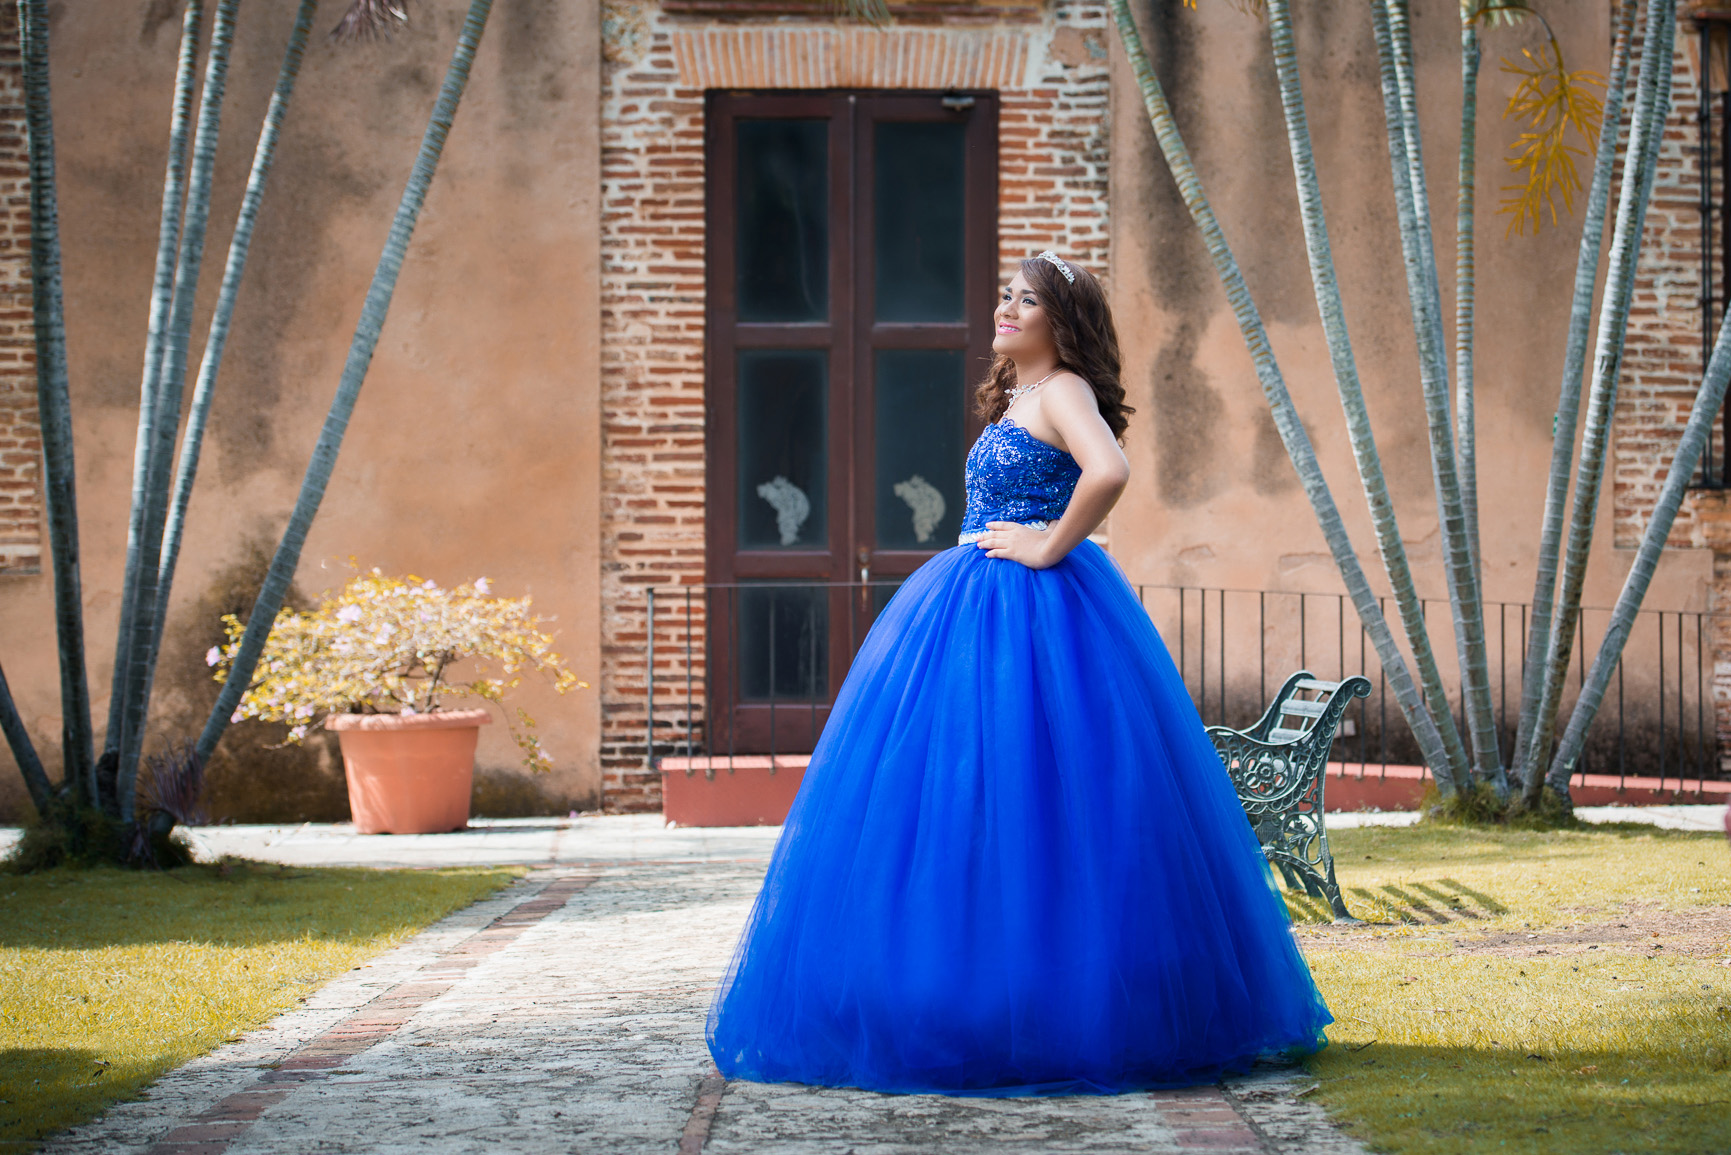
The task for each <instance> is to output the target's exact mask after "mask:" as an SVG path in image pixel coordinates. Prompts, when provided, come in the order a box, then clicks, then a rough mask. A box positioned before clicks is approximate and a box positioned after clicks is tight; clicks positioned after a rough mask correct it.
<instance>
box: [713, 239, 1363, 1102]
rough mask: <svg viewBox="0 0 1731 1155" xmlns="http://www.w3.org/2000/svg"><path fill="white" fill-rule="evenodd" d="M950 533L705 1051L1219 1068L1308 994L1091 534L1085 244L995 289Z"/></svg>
mask: <svg viewBox="0 0 1731 1155" xmlns="http://www.w3.org/2000/svg"><path fill="white" fill-rule="evenodd" d="M996 320H997V336H996V338H995V340H994V341H993V348H994V350H995V351H996V353H997V357H996V359H995V361H994V363H993V365H992V370H991V373H990V375H989V376H988V377H987V379H986V381H985V383H984V384H982V385H981V386H980V388H979V392H978V399H979V402H980V405H981V408H982V409H983V411H984V414H985V416H986V418H987V419H988V420H989V421H990V422H991V424H989V425H987V426H986V429H985V432H983V433H982V434H981V435H980V438H979V440H978V441H977V442H975V444H974V447H973V450H972V452H970V453H969V454H968V465H967V490H968V500H967V511H966V516H965V518H964V521H963V523H962V531H963V532H962V534H961V540H960V543H959V544H958V545H957V547H956V548H955V549H951V550H946V551H945V552H943V553H941V554H939V555H938V556H937V557H935V558H933V559H932V560H931V561H930V562H928V563H926V565H925V566H923V567H922V568H921V569H920V570H919V572H917V573H915V574H914V575H913V576H912V577H911V578H909V579H908V581H907V582H906V583H905V584H904V585H903V586H902V588H901V589H900V590H899V591H898V592H897V593H896V596H895V597H894V598H893V599H892V600H891V601H890V603H889V605H888V606H887V607H886V608H885V609H884V611H883V613H882V614H881V615H880V616H879V618H878V620H877V623H876V624H875V625H874V626H873V627H872V630H871V632H870V633H869V634H868V636H867V637H866V640H865V644H864V645H863V646H862V647H861V649H860V652H859V655H858V657H857V658H855V660H854V664H853V669H852V670H851V671H850V673H849V674H848V677H847V681H846V683H845V684H844V685H843V686H842V688H841V693H840V695H839V696H838V698H837V699H836V704H835V709H834V711H833V713H832V714H831V715H830V719H829V724H828V725H827V726H826V727H825V729H824V732H823V735H822V738H821V739H820V740H819V742H818V745H817V749H816V751H815V752H814V753H813V754H812V758H811V766H810V768H809V769H808V770H807V771H806V777H805V783H804V785H803V786H802V787H801V789H800V793H799V797H798V799H797V800H796V801H795V802H794V805H793V810H792V812H791V813H790V814H789V815H788V819H787V825H786V828H785V829H784V830H783V833H782V836H781V840H780V842H779V843H778V844H777V846H776V849H775V854H774V857H773V858H772V860H771V862H770V866H769V873H768V875H767V877H766V878H765V880H764V884H763V890H762V893H761V894H760V895H759V897H758V899H757V904H756V906H755V908H754V909H753V911H752V914H751V918H750V921H749V922H748V923H747V924H746V928H745V933H744V936H743V938H742V939H741V941H740V944H739V948H738V951H737V953H736V954H735V957H734V960H733V964H732V966H731V967H730V968H729V970H728V972H727V976H726V978H725V979H724V980H723V982H722V985H721V989H720V992H719V993H718V994H717V996H716V1000H715V1004H714V1006H713V1008H712V1009H711V1011H710V1016H709V1046H710V1052H711V1054H713V1055H714V1057H715V1061H716V1063H717V1065H718V1066H719V1067H720V1069H721V1071H722V1073H723V1074H724V1075H726V1076H728V1077H729V1078H736V1079H752V1080H759V1081H767V1082H781V1081H786V1082H800V1083H817V1084H825V1085H832V1086H855V1087H866V1088H871V1089H875V1090H881V1091H910V1092H911V1091H937V1092H948V1093H956V1094H978V1095H1027V1094H1068V1093H1077V1092H1098V1093H1106V1092H1115V1091H1124V1090H1131V1089H1136V1088H1146V1087H1158V1086H1173V1085H1180V1084H1186V1083H1195V1082H1202V1081H1211V1080H1214V1079H1217V1078H1219V1077H1220V1075H1221V1074H1222V1073H1224V1072H1228V1071H1233V1070H1239V1069H1242V1068H1244V1067H1245V1066H1247V1065H1248V1064H1249V1063H1250V1062H1251V1061H1252V1060H1254V1059H1255V1058H1256V1057H1258V1056H1260V1055H1266V1054H1270V1053H1275V1052H1282V1051H1292V1050H1312V1049H1315V1048H1317V1047H1319V1046H1321V1045H1322V1042H1323V1038H1322V1029H1323V1027H1324V1026H1326V1025H1327V1024H1328V1023H1329V1022H1331V1021H1332V1016H1330V1014H1329V1013H1328V1008H1327V1007H1326V1006H1324V1005H1323V1002H1322V998H1321V996H1320V995H1319V994H1318V993H1317V990H1316V987H1315V984H1314V983H1313V982H1312V981H1311V977H1310V972H1309V970H1308V969H1307V968H1306V966H1305V963H1304V959H1303V957H1302V956H1301V955H1300V954H1299V952H1298V947H1297V944H1296V942H1295V941H1294V939H1293V936H1292V932H1291V929H1290V926H1289V924H1288V921H1287V916H1286V910H1285V907H1284V905H1283V904H1282V902H1281V900H1280V897H1279V895H1278V894H1277V893H1276V891H1275V890H1274V888H1273V885H1272V883H1271V882H1270V880H1269V875H1268V871H1267V869H1266V867H1265V866H1264V864H1263V860H1262V855H1261V852H1260V851H1259V849H1258V847H1257V844H1256V839H1255V837H1254V836H1253V834H1252V832H1251V830H1250V826H1249V824H1248V823H1247V822H1245V820H1244V813H1243V811H1242V810H1241V809H1240V808H1239V805H1238V801H1237V798H1236V796H1235V794H1234V792H1233V789H1232V785H1231V782H1230V781H1229V780H1228V778H1227V776H1226V773H1225V771H1224V770H1223V769H1222V768H1221V765H1220V760H1219V758H1218V757H1216V755H1215V753H1214V748H1213V746H1212V744H1211V743H1210V742H1209V740H1208V737H1207V735H1206V734H1205V733H1203V730H1202V723H1201V720H1200V719H1199V718H1198V717H1197V714H1196V710H1195V708H1194V707H1193V706H1192V705H1191V702H1190V697H1189V695H1188V693H1187V692H1186V691H1185V689H1184V685H1183V683H1182V681H1181V680H1180V679H1179V676H1178V672H1177V670H1176V669H1175V668H1174V667H1173V664H1172V659H1171V657H1170V656H1169V655H1168V654H1167V652H1166V648H1165V646H1164V645H1163V644H1162V643H1161V641H1160V637H1159V635H1158V634H1157V633H1156V632H1155V630H1154V627H1153V625H1152V624H1151V623H1150V622H1149V620H1148V615H1147V614H1146V613H1145V612H1144V611H1143V609H1142V606H1141V605H1140V604H1139V602H1138V601H1137V598H1136V595H1135V593H1134V592H1133V591H1132V590H1131V588H1130V586H1129V584H1128V583H1127V582H1126V581H1125V579H1124V576H1123V574H1122V573H1120V572H1119V570H1118V569H1117V567H1116V566H1115V565H1114V564H1113V562H1112V561H1111V560H1110V559H1109V558H1108V557H1107V556H1106V554H1105V553H1104V552H1103V551H1102V550H1101V549H1100V548H1099V547H1098V546H1096V545H1095V544H1094V543H1093V542H1090V541H1088V540H1087V538H1088V534H1089V533H1091V532H1092V531H1093V530H1094V528H1095V527H1096V526H1098V525H1099V524H1100V522H1101V520H1102V519H1103V518H1104V517H1105V516H1106V513H1107V512H1108V511H1109V510H1110V509H1111V508H1112V505H1113V503H1114V502H1116V501H1117V499H1118V495H1119V494H1120V493H1122V492H1123V490H1124V486H1125V484H1126V483H1127V482H1128V480H1129V475H1130V471H1129V465H1128V463H1127V462H1126V461H1125V459H1124V454H1123V452H1122V451H1121V450H1120V449H1119V447H1118V438H1119V437H1121V436H1122V435H1123V433H1124V429H1125V415H1126V414H1127V413H1129V412H1130V410H1129V409H1128V407H1127V406H1125V404H1124V388H1123V386H1122V385H1121V384H1120V383H1119V381H1118V370H1119V355H1118V338H1117V332H1116V330H1115V329H1114V327H1113V324H1112V315H1111V311H1110V310H1109V309H1108V307H1107V304H1106V299H1105V296H1104V294H1103V293H1102V292H1101V290H1100V285H1099V282H1098V281H1096V280H1095V279H1094V278H1093V277H1092V276H1091V275H1089V273H1088V272H1087V270H1085V269H1083V268H1081V267H1080V266H1078V265H1075V264H1072V263H1070V262H1068V261H1065V260H1063V259H1062V258H1061V257H1058V256H1057V255H1056V254H1053V253H1050V252H1046V253H1041V254H1040V255H1039V256H1038V257H1036V258H1034V259H1032V260H1027V261H1023V262H1022V265H1021V271H1020V273H1019V274H1018V275H1017V276H1016V278H1015V279H1014V280H1013V281H1011V282H1010V285H1009V287H1008V288H1007V289H1006V290H1005V291H1004V293H1003V297H1002V300H1001V301H1000V303H999V305H998V309H997V314H996Z"/></svg>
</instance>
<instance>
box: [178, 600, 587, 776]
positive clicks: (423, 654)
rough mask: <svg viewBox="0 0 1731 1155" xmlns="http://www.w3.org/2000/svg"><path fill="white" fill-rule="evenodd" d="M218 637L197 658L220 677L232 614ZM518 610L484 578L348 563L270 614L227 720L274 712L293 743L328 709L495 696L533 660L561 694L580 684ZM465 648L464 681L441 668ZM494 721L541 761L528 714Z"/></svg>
mask: <svg viewBox="0 0 1731 1155" xmlns="http://www.w3.org/2000/svg"><path fill="white" fill-rule="evenodd" d="M222 621H223V625H224V627H225V628H226V629H227V631H228V642H227V643H226V644H225V645H221V646H212V647H211V649H210V652H209V653H208V654H206V655H205V660H206V661H207V662H208V663H209V664H210V665H212V666H214V667H216V680H217V681H219V682H221V681H225V680H226V679H227V676H228V670H229V666H230V664H231V663H232V662H233V661H234V657H235V654H237V653H238V652H239V651H240V641H241V636H242V635H243V634H244V633H245V632H246V625H245V623H243V622H242V621H241V620H240V619H239V618H237V617H235V616H234V615H233V614H227V615H225V616H224V617H223V619H222ZM541 621H542V619H541V618H538V617H535V616H534V615H532V614H531V613H530V612H529V599H528V598H526V597H522V598H503V597H496V596H494V594H493V592H492V590H491V589H490V588H489V587H488V584H487V579H486V578H481V579H480V580H479V581H476V582H474V583H473V584H470V585H461V586H458V587H457V588H455V589H442V588H440V587H439V586H438V585H437V584H436V583H434V582H431V581H422V580H421V579H420V578H417V577H414V576H412V575H411V576H410V577H408V578H392V577H385V576H384V575H382V574H381V573H380V572H379V571H378V570H377V569H375V570H373V571H372V572H371V573H364V574H361V573H357V574H356V575H355V577H353V578H352V579H350V581H349V582H348V584H347V585H345V586H343V588H342V589H341V590H340V591H338V593H337V594H336V595H334V596H331V597H327V598H326V599H325V600H324V601H323V602H322V603H321V604H320V605H319V607H318V608H317V609H315V610H310V611H308V612H306V613H300V612H298V611H295V610H289V609H285V610H283V611H282V612H281V613H279V614H277V617H276V623H275V624H274V625H273V626H272V627H271V633H270V638H269V639H268V640H267V641H266V642H265V648H264V654H263V656H262V657H260V659H259V663H258V668H257V670H256V671H255V673H254V674H253V683H252V685H251V686H250V687H249V688H248V689H247V692H246V694H245V696H244V697H242V698H241V703H240V708H239V709H238V710H236V711H235V713H234V721H236V722H239V721H240V720H241V719H243V718H257V719H260V720H262V721H266V722H283V723H286V724H287V725H288V727H289V732H288V740H289V741H290V742H299V741H300V740H301V739H302V738H305V737H306V734H307V731H308V729H310V728H311V727H312V726H313V724H314V723H315V722H317V721H318V720H319V719H320V718H321V717H323V716H324V715H327V714H425V713H430V712H431V711H434V710H437V709H438V708H439V704H440V700H441V699H443V698H446V697H474V698H481V699H483V700H485V701H488V702H494V703H499V704H500V706H501V709H503V699H504V696H505V692H506V691H507V690H510V689H513V688H514V687H516V686H518V685H519V684H521V682H522V680H523V674H524V673H525V672H527V671H531V670H533V671H538V672H540V673H542V674H546V675H548V676H549V677H551V678H552V680H553V687H554V689H556V690H558V691H559V692H560V693H561V694H563V693H565V692H566V691H567V690H570V689H571V688H572V687H573V686H577V687H585V688H586V687H587V686H588V683H587V682H579V681H578V680H577V676H576V675H575V674H573V673H572V672H571V671H570V670H568V669H566V668H565V664H564V661H563V659H561V658H560V657H559V655H558V654H556V653H554V652H553V639H552V638H551V637H549V636H548V635H547V634H545V633H543V632H542V631H541V629H540V625H541ZM465 659H476V660H477V661H478V662H479V663H480V666H479V669H478V671H470V672H473V673H475V676H474V677H473V678H472V679H470V680H468V681H453V680H452V679H451V677H450V675H451V673H452V670H451V667H452V666H453V665H454V664H455V663H457V662H460V661H463V660H465ZM516 715H517V716H516V720H515V722H513V720H512V719H511V717H510V715H509V714H508V713H507V715H506V719H505V723H506V725H507V726H508V727H509V728H510V730H511V736H512V738H514V739H515V740H516V742H517V745H518V746H520V747H521V748H522V750H523V755H524V758H523V761H524V764H525V765H527V766H528V767H529V768H530V769H531V770H547V769H550V768H551V767H552V760H551V759H550V758H549V757H548V756H547V753H546V751H544V750H543V749H542V748H541V742H540V739H539V738H537V737H536V735H535V732H534V731H535V720H534V719H533V718H531V717H529V715H528V714H527V713H525V712H524V711H523V710H521V709H518V710H517V712H516Z"/></svg>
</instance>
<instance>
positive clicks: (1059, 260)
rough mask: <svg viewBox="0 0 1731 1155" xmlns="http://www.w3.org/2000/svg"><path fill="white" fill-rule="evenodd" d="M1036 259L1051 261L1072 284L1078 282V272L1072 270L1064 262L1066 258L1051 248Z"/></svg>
mask: <svg viewBox="0 0 1731 1155" xmlns="http://www.w3.org/2000/svg"><path fill="white" fill-rule="evenodd" d="M1034 259H1035V260H1036V261H1051V262H1052V263H1053V264H1054V265H1056V266H1058V271H1059V272H1060V273H1063V274H1064V279H1065V280H1066V281H1068V282H1070V283H1071V284H1072V285H1074V284H1075V283H1076V274H1075V273H1074V272H1073V271H1072V270H1071V268H1070V266H1069V265H1066V264H1065V263H1064V258H1063V257H1060V256H1059V255H1058V254H1057V253H1054V252H1053V251H1052V250H1051V249H1047V250H1046V251H1045V252H1043V253H1041V254H1040V255H1039V256H1037V257H1035V258H1034Z"/></svg>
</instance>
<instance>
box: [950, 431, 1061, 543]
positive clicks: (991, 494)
mask: <svg viewBox="0 0 1731 1155" xmlns="http://www.w3.org/2000/svg"><path fill="white" fill-rule="evenodd" d="M1081 476H1082V467H1081V466H1079V465H1077V464H1076V459H1075V458H1074V457H1071V456H1070V455H1069V454H1068V453H1065V452H1064V451H1063V450H1062V449H1059V448H1058V447H1057V446H1055V445H1048V444H1047V443H1046V442H1044V441H1041V440H1040V439H1039V438H1038V437H1035V436H1034V435H1033V434H1032V433H1029V432H1028V431H1027V430H1026V429H1023V428H1022V427H1021V426H1020V425H1017V424H1016V423H1015V422H1014V421H1012V420H1010V419H1009V418H1007V417H1006V418H1004V419H1002V420H1000V421H998V422H996V423H994V424H991V425H988V426H986V428H985V432H983V433H981V434H980V439H979V440H978V441H976V442H974V447H973V449H971V450H970V451H969V452H968V470H967V488H968V507H967V512H966V513H965V514H964V515H963V517H962V534H963V535H964V536H965V535H967V534H970V533H978V532H979V531H980V530H983V529H985V528H986V523H987V522H988V521H1016V522H1022V523H1024V524H1027V523H1030V522H1046V521H1056V520H1057V519H1058V518H1060V517H1062V516H1064V510H1065V508H1067V507H1068V506H1069V504H1070V495H1071V494H1072V493H1074V492H1075V490H1076V481H1077V479H1078V478H1080V477H1081Z"/></svg>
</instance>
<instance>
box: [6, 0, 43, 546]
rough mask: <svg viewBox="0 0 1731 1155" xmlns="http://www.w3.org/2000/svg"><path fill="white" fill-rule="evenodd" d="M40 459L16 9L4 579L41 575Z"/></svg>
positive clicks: (9, 11)
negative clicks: (14, 576)
mask: <svg viewBox="0 0 1731 1155" xmlns="http://www.w3.org/2000/svg"><path fill="white" fill-rule="evenodd" d="M41 457H42V434H41V430H40V428H39V427H38V425H37V421H36V354H35V335H34V329H33V328H32V325H31V312H30V167H29V158H28V155H27V152H26V145H25V139H24V83H23V74H22V71H21V68H20V63H19V58H18V9H17V7H16V6H15V5H0V576H4V575H9V574H34V573H39V572H41V567H42V483H41Z"/></svg>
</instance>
